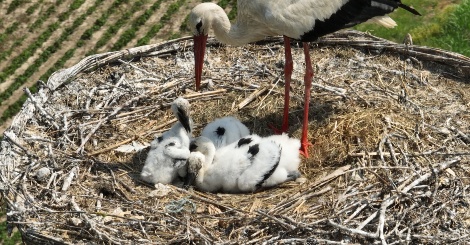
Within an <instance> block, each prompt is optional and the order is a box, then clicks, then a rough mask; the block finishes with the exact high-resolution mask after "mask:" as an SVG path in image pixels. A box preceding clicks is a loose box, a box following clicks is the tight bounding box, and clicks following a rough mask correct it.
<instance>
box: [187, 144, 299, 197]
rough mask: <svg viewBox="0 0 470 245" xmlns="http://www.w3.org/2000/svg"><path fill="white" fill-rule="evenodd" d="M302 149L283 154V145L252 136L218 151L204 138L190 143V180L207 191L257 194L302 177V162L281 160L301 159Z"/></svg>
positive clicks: (288, 148)
mask: <svg viewBox="0 0 470 245" xmlns="http://www.w3.org/2000/svg"><path fill="white" fill-rule="evenodd" d="M299 146H300V143H298V144H297V146H296V147H297V148H295V149H294V151H292V152H289V153H286V152H284V153H283V151H284V149H283V148H282V146H280V145H279V144H278V143H277V142H275V141H274V140H271V139H269V138H261V137H259V136H257V135H249V136H247V137H244V138H241V139H240V140H238V141H237V142H234V143H232V144H230V145H227V146H225V147H222V148H220V149H218V150H216V148H215V146H214V144H213V143H212V141H211V140H209V139H208V138H206V137H203V136H201V137H198V138H196V139H195V140H194V141H193V142H192V143H191V147H190V148H191V151H192V152H191V155H190V157H189V159H188V181H189V184H192V182H194V184H195V186H196V187H197V188H198V189H200V190H203V191H208V192H218V191H221V192H227V193H240V192H254V191H256V190H258V189H259V188H261V187H272V186H275V185H278V184H280V183H283V182H285V181H289V180H294V179H296V178H297V177H299V176H300V173H299V172H298V170H297V167H298V164H299V162H292V166H289V163H288V162H287V161H284V162H283V159H282V157H283V155H284V156H287V155H297V158H298V155H299V150H298V149H299V148H298V147H299ZM286 150H291V147H287V149H286ZM294 159H295V158H294ZM299 161H300V159H299Z"/></svg>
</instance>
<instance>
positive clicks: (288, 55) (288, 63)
mask: <svg viewBox="0 0 470 245" xmlns="http://www.w3.org/2000/svg"><path fill="white" fill-rule="evenodd" d="M284 54H285V64H284V81H285V85H284V115H283V116H282V126H281V130H279V129H277V128H275V127H274V126H272V125H270V127H271V129H272V130H273V131H274V132H275V133H276V134H280V133H285V132H287V130H288V129H289V99H290V96H289V92H290V81H291V77H292V70H293V67H294V66H293V62H292V51H291V47H290V38H289V37H287V36H284Z"/></svg>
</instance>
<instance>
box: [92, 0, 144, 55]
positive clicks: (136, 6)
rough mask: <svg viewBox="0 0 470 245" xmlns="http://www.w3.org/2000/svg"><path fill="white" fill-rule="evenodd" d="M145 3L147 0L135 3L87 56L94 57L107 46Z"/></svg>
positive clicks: (110, 27)
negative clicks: (93, 55) (100, 49)
mask: <svg viewBox="0 0 470 245" xmlns="http://www.w3.org/2000/svg"><path fill="white" fill-rule="evenodd" d="M145 1H147V0H139V1H135V2H133V4H132V6H131V8H130V9H129V10H128V11H126V12H125V13H124V14H122V15H121V18H119V19H118V20H117V21H116V22H115V23H114V24H113V25H111V26H109V28H108V29H107V30H106V32H105V33H103V35H102V36H101V38H100V39H99V40H98V41H97V42H96V44H95V47H94V48H93V49H92V50H90V52H88V53H87V55H92V54H94V53H96V52H97V50H98V49H99V48H101V47H103V46H104V45H106V44H107V43H108V41H109V40H110V39H111V37H112V36H114V35H115V34H116V33H117V32H118V31H119V29H121V27H122V26H123V25H124V24H126V23H127V22H128V21H129V19H130V18H131V17H132V15H133V14H134V13H135V12H137V11H138V10H140V9H141V8H142V6H143V5H144V3H145Z"/></svg>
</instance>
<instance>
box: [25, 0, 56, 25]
mask: <svg viewBox="0 0 470 245" xmlns="http://www.w3.org/2000/svg"><path fill="white" fill-rule="evenodd" d="M63 2H64V0H57V2H56V3H55V4H52V5H51V6H50V7H49V8H47V9H46V11H45V12H42V11H41V13H39V15H38V18H37V19H36V21H34V23H33V24H32V25H31V26H29V28H28V31H29V32H33V31H34V30H37V29H38V28H39V27H41V26H42V24H43V23H44V21H46V20H47V19H48V18H49V17H50V16H51V15H53V14H54V13H55V9H56V7H57V6H59V5H60V4H61V3H63Z"/></svg>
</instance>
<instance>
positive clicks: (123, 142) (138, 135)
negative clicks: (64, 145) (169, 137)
mask: <svg viewBox="0 0 470 245" xmlns="http://www.w3.org/2000/svg"><path fill="white" fill-rule="evenodd" d="M176 121H177V119H172V120H171V121H168V122H166V123H164V124H162V125H160V126H158V127H157V128H156V129H155V130H159V129H161V128H164V127H166V126H168V125H170V124H173V123H174V122H176ZM146 134H148V132H147V130H142V132H140V133H138V134H137V135H135V136H133V137H132V138H129V139H126V140H123V141H121V142H118V143H116V144H114V145H111V146H109V147H106V148H104V149H101V150H98V151H94V152H92V153H89V154H88V156H89V157H90V156H95V155H98V154H101V153H104V152H107V151H110V150H113V149H116V148H118V147H119V146H121V145H124V144H127V143H129V142H131V141H133V140H136V139H138V138H140V137H142V136H144V135H146Z"/></svg>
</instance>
